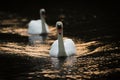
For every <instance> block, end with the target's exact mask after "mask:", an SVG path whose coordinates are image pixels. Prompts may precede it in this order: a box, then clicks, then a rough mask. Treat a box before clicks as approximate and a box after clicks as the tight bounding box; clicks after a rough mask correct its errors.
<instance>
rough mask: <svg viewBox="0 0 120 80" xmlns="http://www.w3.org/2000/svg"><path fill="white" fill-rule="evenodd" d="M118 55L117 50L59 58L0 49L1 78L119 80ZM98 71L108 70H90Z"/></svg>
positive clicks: (9, 79)
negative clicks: (32, 55)
mask: <svg viewBox="0 0 120 80" xmlns="http://www.w3.org/2000/svg"><path fill="white" fill-rule="evenodd" d="M101 54H102V53H101ZM104 54H105V53H104ZM111 55H113V56H112V57H111ZM115 55H118V56H115ZM118 57H119V53H114V54H113V53H109V54H106V55H101V56H100V55H88V56H84V57H78V58H76V57H75V56H71V57H67V58H59V59H58V58H51V57H42V58H35V57H30V56H27V55H24V56H20V55H12V54H6V53H1V54H0V63H1V64H0V80H46V79H50V80H61V79H62V80H66V79H70V80H78V79H81V80H119V76H120V72H119V71H117V70H116V69H119V67H120V64H119V60H120V58H118ZM109 70H111V71H109ZM100 71H103V72H104V71H109V72H107V73H101V74H95V73H92V72H100Z"/></svg>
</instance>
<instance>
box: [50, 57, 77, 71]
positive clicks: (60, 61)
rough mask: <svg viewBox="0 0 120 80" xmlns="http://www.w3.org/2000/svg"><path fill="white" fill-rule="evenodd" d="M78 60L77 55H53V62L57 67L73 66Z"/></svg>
mask: <svg viewBox="0 0 120 80" xmlns="http://www.w3.org/2000/svg"><path fill="white" fill-rule="evenodd" d="M76 61H77V59H76V57H75V56H68V57H51V62H52V64H53V66H54V67H55V68H56V69H60V68H62V67H63V66H65V67H72V66H73V65H74V64H75V62H76Z"/></svg>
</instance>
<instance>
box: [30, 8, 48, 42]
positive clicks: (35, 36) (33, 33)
mask: <svg viewBox="0 0 120 80" xmlns="http://www.w3.org/2000/svg"><path fill="white" fill-rule="evenodd" d="M40 18H41V19H38V20H31V21H30V22H29V23H28V33H29V34H30V36H29V41H30V43H32V44H34V42H35V41H36V40H40V41H42V42H41V43H44V42H45V40H46V39H47V36H48V33H49V29H48V25H47V23H46V21H45V9H40Z"/></svg>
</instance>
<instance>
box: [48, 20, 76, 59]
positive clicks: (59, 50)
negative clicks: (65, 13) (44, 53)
mask: <svg viewBox="0 0 120 80" xmlns="http://www.w3.org/2000/svg"><path fill="white" fill-rule="evenodd" d="M56 28H57V34H58V39H57V40H56V41H54V42H53V44H52V45H51V48H50V51H49V53H50V56H53V57H67V56H71V55H74V54H75V53H76V47H75V44H74V42H73V40H72V39H64V40H63V23H62V22H61V21H57V22H56Z"/></svg>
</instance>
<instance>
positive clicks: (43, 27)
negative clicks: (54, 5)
mask: <svg viewBox="0 0 120 80" xmlns="http://www.w3.org/2000/svg"><path fill="white" fill-rule="evenodd" d="M41 23H42V33H46V32H47V31H46V27H45V19H44V17H43V16H42V15H41Z"/></svg>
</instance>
